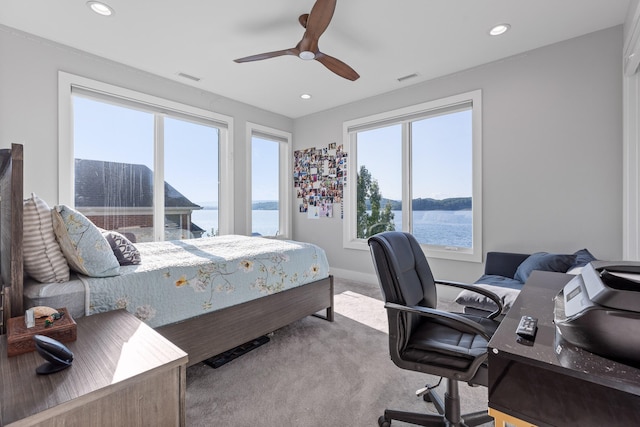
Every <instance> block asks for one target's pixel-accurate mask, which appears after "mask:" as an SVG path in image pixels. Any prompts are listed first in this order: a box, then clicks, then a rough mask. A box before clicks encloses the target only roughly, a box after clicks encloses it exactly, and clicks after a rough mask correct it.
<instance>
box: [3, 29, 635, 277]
mask: <svg viewBox="0 0 640 427" xmlns="http://www.w3.org/2000/svg"><path fill="white" fill-rule="evenodd" d="M621 50H622V27H616V28H612V29H607V30H604V31H600V32H597V33H593V34H589V35H586V36H583V37H580V38H577V39H573V40H569V41H566V42H563V43H558V44H555V45H552V46H548V47H545V48H541V49H537V50H534V51H531V52H528V53H526V54H522V55H518V56H515V57H512V58H509V59H505V60H503V61H499V62H495V63H491V64H487V65H485V66H481V67H478V68H475V69H472V70H467V71H463V72H460V73H456V74H453V75H450V76H447V77H443V78H440V79H436V80H432V81H429V82H425V83H422V84H418V85H414V86H410V87H406V88H403V89H400V90H398V91H395V92H392V93H387V94H384V95H380V96H377V97H373V98H369V99H366V100H364V101H360V102H356V103H353V104H349V105H345V106H342V107H339V108H336V109H332V110H330V111H326V112H322V113H318V114H315V115H311V116H307V117H303V118H300V119H296V120H295V121H294V120H291V119H289V118H286V117H283V116H280V115H276V114H273V113H270V112H268V111H264V110H261V109H258V108H255V107H252V106H249V105H246V104H242V103H239V102H236V101H233V100H230V99H228V98H224V97H221V96H218V95H215V94H212V93H209V92H204V91H200V90H198V89H197V88H193V87H190V86H187V85H183V84H179V83H176V82H172V81H169V80H166V79H163V78H160V77H157V76H154V75H151V74H148V73H146V72H143V71H140V70H136V69H133V68H129V67H126V66H124V65H121V64H118V63H115V62H112V61H109V60H107V59H104V58H99V57H96V56H93V55H89V54H86V53H83V52H79V51H77V50H74V49H71V48H68V47H64V46H61V45H58V44H55V43H52V42H49V41H46V40H42V39H39V38H37V37H33V36H29V35H25V34H23V33H19V32H16V31H13V30H11V29H8V28H6V27H3V26H0V58H2V64H1V65H0V147H7V146H8V145H9V144H10V143H12V142H18V143H22V144H24V146H25V192H26V193H30V192H35V193H37V194H38V195H40V196H41V197H43V198H44V199H45V200H47V201H48V202H49V203H50V204H55V203H57V200H58V188H57V186H58V171H57V167H58V166H57V157H58V152H57V147H58V141H57V139H58V117H57V108H58V106H57V72H58V70H63V71H67V72H70V73H74V74H78V75H81V76H84V77H88V78H92V79H96V80H100V81H104V82H107V83H110V84H114V85H118V86H122V87H125V88H129V89H133V90H137V91H140V92H145V93H148V94H151V95H155V96H160V97H164V98H167V99H171V100H174V101H178V102H183V103H185V104H189V105H193V106H196V107H200V108H205V109H209V110H211V111H215V112H217V113H221V114H226V115H230V116H233V117H234V120H235V122H234V123H235V129H234V137H235V140H234V159H233V162H234V170H235V172H234V177H235V182H234V185H235V189H236V193H238V195H237V196H236V199H235V208H236V218H237V219H236V233H239V234H244V233H246V232H247V230H245V229H244V224H243V223H242V221H241V218H244V217H245V211H244V210H245V206H244V202H245V200H244V197H242V192H243V191H244V188H246V186H245V184H246V183H245V181H246V174H245V170H244V169H245V160H246V152H245V151H246V150H245V141H244V138H245V123H246V121H251V122H255V123H260V124H262V125H265V126H271V127H274V128H277V129H282V130H285V131H293V133H294V149H302V148H309V147H316V146H320V147H323V146H326V145H327V144H328V143H330V142H334V141H336V142H341V140H342V123H343V122H344V121H345V120H351V119H354V118H358V117H363V116H367V115H370V114H375V113H379V112H384V111H388V110H392V109H396V108H400V107H404V106H408V105H412V104H417V103H421V102H425V101H428V100H433V99H438V98H441V97H445V96H449V95H453V94H457V93H461V92H466V91H470V90H475V89H482V91H483V118H484V120H483V162H484V166H483V168H484V169H483V183H484V190H483V198H484V199H483V203H484V212H483V217H484V229H483V234H484V248H483V249H484V252H486V251H488V250H504V251H522V252H531V251H539V250H546V251H557V252H572V251H575V250H577V249H580V248H583V247H587V248H589V249H590V250H591V251H592V252H593V253H594V254H595V255H597V256H598V257H600V258H603V259H619V258H620V257H621V251H622V249H621V247H622V243H621V240H622V238H621V230H622V225H621V224H622V172H621V167H622V166H621V165H622V77H621V75H622V66H621V55H620V54H621ZM292 209H293V211H294V212H295V213H294V224H293V226H294V229H293V236H294V238H295V239H297V240H302V241H310V242H313V243H317V244H318V245H320V246H321V247H323V248H324V249H325V250H326V251H327V254H328V257H329V262H330V264H331V266H332V268H333V270H334V272H337V273H341V274H342V275H346V276H351V277H354V278H359V277H360V278H363V279H372V278H373V267H372V265H371V260H370V256H369V253H368V252H365V251H355V250H346V249H343V248H342V221H341V220H340V218H339V215H336V216H335V217H334V218H333V219H323V220H316V221H312V220H307V219H306V218H305V216H304V215H303V214H299V213H297V204H296V203H294V206H293V207H292ZM431 265H432V267H433V269H434V273H435V274H436V276H438V277H443V278H445V277H446V278H450V279H454V280H465V281H467V280H472V279H474V278H475V277H477V276H478V275H479V274H480V273H481V271H482V265H481V264H478V263H468V262H453V261H447V260H436V259H433V260H431Z"/></svg>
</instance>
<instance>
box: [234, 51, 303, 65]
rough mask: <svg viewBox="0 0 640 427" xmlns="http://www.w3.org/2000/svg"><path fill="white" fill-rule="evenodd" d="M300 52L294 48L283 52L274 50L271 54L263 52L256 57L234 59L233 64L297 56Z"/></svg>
mask: <svg viewBox="0 0 640 427" xmlns="http://www.w3.org/2000/svg"><path fill="white" fill-rule="evenodd" d="M299 53H300V51H299V50H298V49H296V48H289V49H284V50H275V51H273V52H265V53H259V54H257V55H251V56H245V57H244V58H238V59H234V62H238V63H240V62H251V61H261V60H263V59H269V58H276V57H278V56H284V55H294V56H298V54H299Z"/></svg>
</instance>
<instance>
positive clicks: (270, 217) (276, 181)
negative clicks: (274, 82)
mask: <svg viewBox="0 0 640 427" xmlns="http://www.w3.org/2000/svg"><path fill="white" fill-rule="evenodd" d="M247 140H248V141H249V146H250V154H251V156H250V167H248V168H247V169H248V170H250V171H251V174H250V190H249V191H248V193H247V194H248V195H249V203H250V206H251V209H250V212H251V215H250V217H249V218H248V223H249V224H250V226H251V233H252V234H253V235H260V236H269V237H275V236H281V237H290V236H291V232H290V228H291V226H290V203H289V194H290V191H291V177H290V176H291V173H290V171H291V168H290V163H291V148H290V147H291V134H290V133H288V132H282V131H279V130H276V129H271V128H268V127H265V126H260V125H257V124H253V123H248V124H247Z"/></svg>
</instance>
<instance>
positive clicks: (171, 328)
mask: <svg viewBox="0 0 640 427" xmlns="http://www.w3.org/2000/svg"><path fill="white" fill-rule="evenodd" d="M23 198H24V193H23V147H22V145H20V144H12V146H11V149H3V150H0V261H1V265H0V275H1V276H2V304H1V306H2V307H3V312H2V319H3V323H2V325H1V326H2V327H4V326H5V325H6V324H7V322H6V321H7V319H8V318H9V317H15V316H22V315H24V311H23V299H22V293H23V256H22V224H23V222H22V220H23V219H22V206H23V205H22V204H23ZM322 311H325V314H323V315H321V314H319V313H320V312H322ZM309 315H315V316H317V317H322V318H323V319H326V320H328V321H331V322H332V321H333V277H332V276H329V277H327V278H325V279H321V280H318V281H315V282H312V283H309V284H306V285H303V286H299V287H296V288H292V289H288V290H286V291H282V292H279V293H276V294H272V295H268V296H265V297H261V298H258V299H255V300H252V301H248V302H245V303H242V304H238V305H235V306H232V307H228V308H225V309H222V310H217V311H214V312H212V313H208V314H203V315H200V316H197V317H193V318H191V319H187V320H184V321H181V322H176V323H172V324H170V325H165V326H161V327H159V328H157V329H156V330H157V331H158V332H159V333H160V334H162V335H163V336H165V337H166V338H167V339H169V340H170V341H172V342H173V343H174V344H176V345H177V346H178V347H180V348H181V349H182V350H184V351H185V352H187V354H188V355H189V362H188V366H191V365H194V364H196V363H198V362H201V361H203V360H205V359H208V358H210V357H212V356H215V355H217V354H220V353H222V352H224V351H227V350H231V349H232V348H235V347H237V346H239V345H242V344H244V343H246V342H249V341H251V340H253V339H255V338H258V337H259V336H261V335H264V334H266V333H269V332H273V331H275V330H276V329H279V328H282V327H284V326H286V325H288V324H290V323H292V322H295V321H296V320H299V319H302V318H303V317H306V316H309Z"/></svg>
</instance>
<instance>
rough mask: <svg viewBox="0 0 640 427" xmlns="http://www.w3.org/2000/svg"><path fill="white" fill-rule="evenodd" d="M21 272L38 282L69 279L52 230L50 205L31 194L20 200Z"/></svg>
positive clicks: (66, 267)
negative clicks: (21, 211)
mask: <svg viewBox="0 0 640 427" xmlns="http://www.w3.org/2000/svg"><path fill="white" fill-rule="evenodd" d="M23 209H24V214H23V224H22V225H23V244H22V247H23V256H24V271H25V272H26V273H27V274H28V275H29V276H31V277H32V278H34V279H35V280H37V281H38V282H42V283H51V282H66V281H68V280H69V265H67V260H66V259H65V258H64V255H63V254H62V250H60V245H58V242H57V241H56V235H55V234H54V233H53V220H52V219H51V208H50V207H49V205H47V203H46V202H45V201H44V200H42V199H40V198H39V197H38V196H36V195H35V194H34V193H31V197H30V198H28V199H26V200H25V201H24V202H23Z"/></svg>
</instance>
